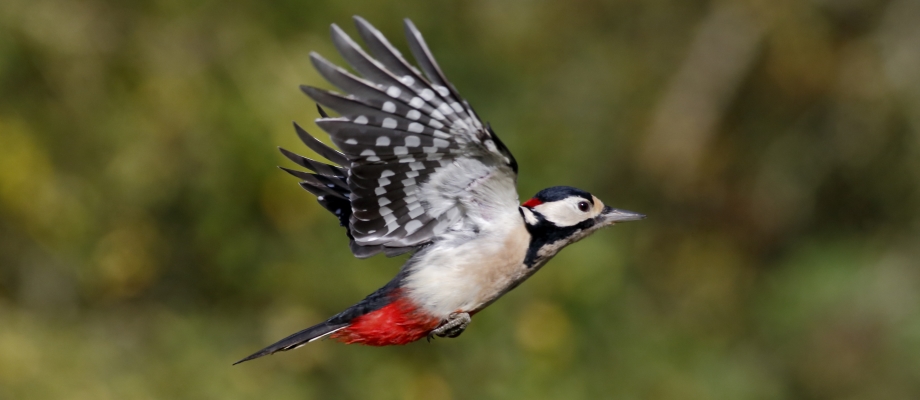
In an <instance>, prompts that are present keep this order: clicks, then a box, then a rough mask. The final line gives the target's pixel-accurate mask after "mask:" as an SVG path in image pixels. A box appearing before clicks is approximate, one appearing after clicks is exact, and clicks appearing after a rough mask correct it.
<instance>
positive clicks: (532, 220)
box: [521, 207, 540, 225]
mask: <svg viewBox="0 0 920 400" xmlns="http://www.w3.org/2000/svg"><path fill="white" fill-rule="evenodd" d="M521 213H522V214H524V221H525V222H527V225H536V224H537V223H539V222H540V220H538V219H537V217H536V216H535V215H533V211H530V209H529V208H527V207H521Z"/></svg>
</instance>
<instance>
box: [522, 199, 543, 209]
mask: <svg viewBox="0 0 920 400" xmlns="http://www.w3.org/2000/svg"><path fill="white" fill-rule="evenodd" d="M540 204H543V202H542V201H540V199H538V198H536V197H534V198H532V199H530V200H527V201H525V202H524V207H527V208H534V207H536V206H539V205H540Z"/></svg>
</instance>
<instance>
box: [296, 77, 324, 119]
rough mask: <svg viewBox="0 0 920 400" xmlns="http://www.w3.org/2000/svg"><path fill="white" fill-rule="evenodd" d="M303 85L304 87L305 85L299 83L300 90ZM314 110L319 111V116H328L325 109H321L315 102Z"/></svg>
mask: <svg viewBox="0 0 920 400" xmlns="http://www.w3.org/2000/svg"><path fill="white" fill-rule="evenodd" d="M304 87H306V86H304V85H300V90H301V91H303V88H304ZM316 111H319V116H320V117H323V118H329V114H326V110H323V107H321V106H320V105H319V103H317V104H316Z"/></svg>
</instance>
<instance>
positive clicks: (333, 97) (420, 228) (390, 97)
mask: <svg viewBox="0 0 920 400" xmlns="http://www.w3.org/2000/svg"><path fill="white" fill-rule="evenodd" d="M355 23H356V25H357V28H358V32H359V34H360V35H361V37H362V38H363V39H364V41H365V42H366V44H367V46H368V49H369V51H370V54H368V53H367V52H365V50H364V49H362V48H361V47H360V46H359V45H358V44H357V43H355V42H354V41H353V40H352V39H351V38H350V37H349V36H348V35H347V34H346V33H345V32H344V31H343V30H342V29H340V28H339V27H338V26H336V25H333V26H332V29H331V30H332V38H333V43H334V44H335V47H336V48H337V49H338V50H339V52H340V53H341V55H342V57H343V58H344V59H345V61H347V62H348V64H349V65H350V66H351V67H352V68H354V70H355V71H356V72H357V73H358V74H360V76H358V75H355V74H353V73H351V72H349V71H347V70H345V69H343V68H341V67H339V66H336V65H334V64H332V63H331V62H329V61H327V60H326V59H325V58H323V57H322V56H320V55H318V54H316V53H311V54H310V58H311V61H312V63H313V65H314V66H315V67H316V69H317V71H319V73H320V75H322V76H323V77H324V78H325V79H326V80H328V81H329V82H330V83H332V84H333V85H335V86H336V87H338V88H339V89H341V90H343V91H344V92H345V93H346V94H339V93H336V92H333V91H329V90H324V89H319V88H316V87H311V86H301V90H302V91H303V92H304V93H305V94H307V95H308V96H309V97H311V98H312V99H313V100H315V101H316V102H317V103H318V104H321V105H323V106H325V107H327V108H328V109H331V110H333V111H335V112H336V113H338V116H337V117H329V116H328V115H326V114H325V112H323V110H322V109H320V112H321V114H322V115H323V118H320V119H318V120H317V121H316V124H317V125H318V126H319V127H320V128H322V129H323V130H324V131H326V132H327V133H329V136H330V138H331V139H332V142H333V144H335V146H336V147H338V148H339V149H340V150H341V152H339V151H336V150H333V149H332V148H330V147H328V146H326V145H324V144H322V143H321V142H319V141H318V140H317V139H315V138H313V137H312V136H310V135H309V134H307V133H306V132H305V131H303V129H301V128H300V127H296V129H297V131H298V135H300V137H301V139H302V140H303V141H304V142H305V143H306V144H307V146H308V147H310V148H311V149H313V150H314V151H315V152H317V153H318V154H320V155H322V156H323V157H326V158H327V159H329V160H330V161H331V162H333V163H334V164H337V166H336V165H328V164H325V163H321V162H317V161H314V160H310V159H307V158H304V157H301V156H298V155H296V154H293V153H290V152H286V151H285V152H284V154H285V156H287V157H288V158H290V159H291V160H292V161H294V162H295V163H297V164H298V165H300V166H301V167H304V168H306V169H308V170H310V171H312V172H313V173H309V172H298V171H293V170H288V169H285V170H286V171H288V172H290V173H291V174H293V175H295V176H297V177H298V178H300V179H301V180H302V182H301V185H302V186H304V188H305V189H307V190H308V191H310V192H311V193H313V194H315V195H317V198H318V199H319V201H320V203H321V204H323V206H324V207H325V208H327V209H329V210H330V211H331V212H333V213H334V214H335V215H336V216H337V217H338V218H339V220H340V222H342V224H343V225H344V226H346V227H347V228H348V235H349V237H350V238H351V239H352V250H353V251H354V252H355V254H356V255H358V256H369V255H373V254H376V253H379V252H381V251H383V252H386V253H388V254H390V255H392V254H395V253H398V252H402V251H411V250H412V249H414V248H417V247H418V246H421V245H424V244H425V243H427V242H429V241H431V239H432V238H433V237H435V236H437V235H438V234H440V233H442V232H444V231H445V230H447V229H448V228H450V227H451V226H452V225H454V224H455V223H456V222H457V221H458V220H459V219H461V218H462V217H463V215H462V214H463V212H462V211H461V210H460V207H459V206H458V205H457V204H454V203H451V198H452V197H451V196H454V194H449V195H448V194H445V193H440V192H438V191H437V190H430V187H428V186H426V184H427V183H428V182H429V181H431V180H432V177H433V176H436V175H438V174H442V175H443V174H454V173H455V172H454V171H453V170H451V169H450V168H454V169H457V168H455V167H452V166H453V165H454V164H455V163H456V162H457V161H458V160H463V159H469V158H475V159H477V160H481V161H480V162H481V163H484V164H488V165H497V166H505V167H509V168H508V173H509V174H511V175H513V174H515V173H516V172H517V169H516V164H515V162H514V158H513V156H511V154H510V152H509V151H508V150H507V149H506V148H505V147H504V145H502V144H501V141H499V140H498V137H497V136H495V134H494V132H492V130H491V129H489V128H488V126H487V125H485V124H483V123H482V122H481V121H480V120H479V118H478V117H477V116H476V114H475V112H473V110H472V108H470V107H469V105H468V103H467V102H466V101H465V100H463V99H462V98H461V97H460V96H459V94H458V93H457V91H456V89H455V88H454V87H453V85H451V84H450V83H449V82H448V81H447V79H446V78H445V77H444V74H443V72H441V70H440V68H439V67H438V65H437V63H436V62H435V61H434V58H433V57H432V55H431V51H430V50H428V47H427V45H426V44H425V42H424V40H423V39H422V37H421V34H419V32H418V30H417V29H416V28H415V26H414V25H412V23H411V22H409V21H408V20H407V21H406V32H407V36H408V39H409V46H410V49H411V50H412V53H413V55H414V56H415V58H416V60H417V61H418V63H419V65H420V67H421V72H420V71H419V70H418V69H416V68H415V67H413V66H412V65H411V64H409V63H408V62H407V61H406V60H405V59H404V58H403V56H402V55H401V54H400V53H399V52H398V51H397V50H396V49H395V48H394V47H393V46H392V45H391V44H390V43H389V42H388V41H387V39H386V38H385V37H384V36H383V35H382V34H381V33H380V32H379V31H377V29H375V28H374V27H373V26H371V25H370V24H369V23H367V21H365V20H363V19H361V18H360V17H355ZM423 73H424V75H423ZM462 174H463V170H460V169H457V171H456V175H457V176H452V177H451V179H453V180H456V181H458V182H459V186H461V187H462V186H464V185H467V184H472V183H473V182H474V181H475V180H476V179H477V177H476V176H469V177H465V176H462ZM442 180H443V179H442ZM511 181H512V182H513V176H512V177H511ZM429 186H430V185H429ZM426 187H427V188H428V189H426ZM515 196H516V194H515ZM346 208H347V209H346ZM359 253H360V254H359Z"/></svg>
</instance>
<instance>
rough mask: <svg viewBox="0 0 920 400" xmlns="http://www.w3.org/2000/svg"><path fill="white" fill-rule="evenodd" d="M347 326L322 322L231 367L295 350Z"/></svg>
mask: <svg viewBox="0 0 920 400" xmlns="http://www.w3.org/2000/svg"><path fill="white" fill-rule="evenodd" d="M347 325H348V324H330V323H329V322H328V321H327V322H323V323H321V324H317V325H313V326H311V327H309V328H307V329H304V330H302V331H300V332H297V333H295V334H293V335H291V336H288V337H286V338H284V339H281V340H279V341H278V342H277V343H275V344H273V345H271V346H268V347H266V348H264V349H262V350H259V351H257V352H255V353H253V354H251V355H250V356H248V357H246V358H244V359H242V360H239V361H237V362H235V363H233V365H236V364H239V363H242V362H246V361H249V360H254V359H256V358H259V357H263V356H267V355H271V354H274V353H277V352H279V351H288V350H291V349H296V348H298V347H300V346H302V345H305V344H307V343H310V342H311V341H313V340H316V339H318V338H320V337H322V336H324V335H328V334H330V333H332V332H333V331H335V330H337V329H340V328H343V327H345V326H347Z"/></svg>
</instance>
